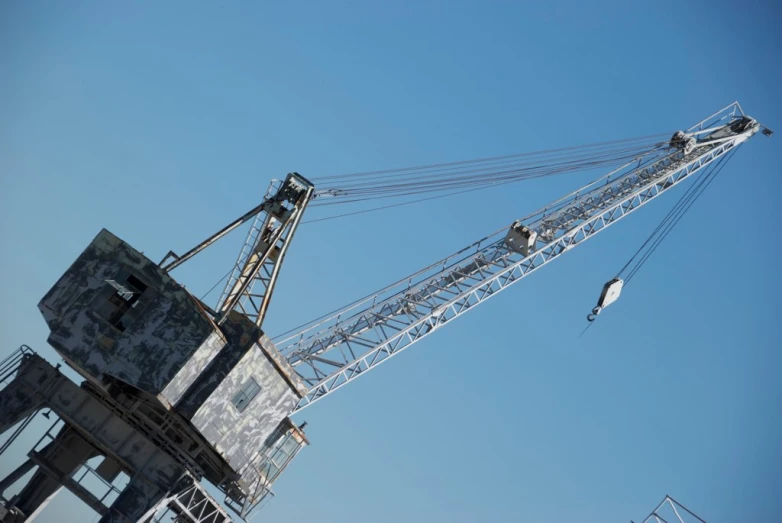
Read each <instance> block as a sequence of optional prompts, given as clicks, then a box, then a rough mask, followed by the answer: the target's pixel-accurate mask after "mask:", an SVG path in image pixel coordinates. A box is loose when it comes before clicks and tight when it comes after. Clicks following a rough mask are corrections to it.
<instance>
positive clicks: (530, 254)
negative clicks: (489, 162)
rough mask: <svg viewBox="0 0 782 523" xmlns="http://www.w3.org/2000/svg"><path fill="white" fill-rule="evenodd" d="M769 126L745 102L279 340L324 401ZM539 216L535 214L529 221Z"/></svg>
mask: <svg viewBox="0 0 782 523" xmlns="http://www.w3.org/2000/svg"><path fill="white" fill-rule="evenodd" d="M759 129H760V125H759V124H758V123H757V122H755V120H753V119H751V118H749V117H746V116H745V115H744V114H743V112H742V111H741V108H740V106H739V105H738V103H734V104H731V105H730V106H728V107H726V108H725V109H723V110H721V111H719V112H717V113H715V114H714V115H712V116H710V117H709V118H706V119H705V120H703V121H701V122H699V123H698V124H696V125H695V126H693V127H691V128H690V129H688V131H686V132H681V131H679V132H677V133H676V134H674V136H673V138H672V139H671V141H670V142H667V143H664V144H658V145H657V146H655V147H653V148H652V149H650V150H649V151H648V152H647V153H645V154H643V155H641V156H640V157H639V158H638V159H636V160H633V161H632V162H630V163H628V164H626V165H624V166H622V167H620V168H619V169H617V170H615V171H613V172H611V173H609V174H607V175H605V176H602V177H601V178H598V179H597V180H595V181H594V182H592V183H590V184H588V185H586V186H585V187H582V188H581V189H579V190H578V191H576V192H574V193H571V194H569V195H567V196H565V197H564V198H561V199H560V200H557V201H556V202H553V203H552V204H550V205H548V206H546V207H545V208H543V209H541V210H539V211H537V212H535V213H533V214H532V215H530V216H528V217H527V218H525V221H526V224H522V223H521V222H520V221H517V222H514V223H513V224H512V225H511V226H510V227H509V228H503V229H501V230H500V231H497V232H495V233H493V234H491V235H489V236H487V237H486V238H484V239H482V240H480V241H479V242H476V243H474V244H472V245H471V246H469V247H467V248H465V249H462V250H460V251H459V252H457V253H456V254H454V255H452V256H449V257H447V258H445V259H443V260H440V261H439V262H437V263H435V264H432V265H430V266H429V267H427V268H426V269H423V270H422V271H419V272H418V273H416V274H414V275H412V276H410V277H408V278H405V279H404V280H400V281H399V282H397V284H394V285H392V286H389V287H387V288H385V289H383V290H381V291H379V292H378V293H375V294H373V295H370V296H368V297H367V298H365V299H363V300H360V301H359V302H356V303H354V304H352V305H350V306H348V307H347V308H345V309H343V310H341V311H339V312H338V313H336V314H334V315H333V316H331V317H329V318H326V319H324V320H322V321H318V322H316V323H315V324H313V325H310V326H309V327H308V328H307V329H305V330H304V331H302V332H299V333H297V334H295V335H292V336H289V337H286V338H285V339H283V340H278V341H277V346H278V348H279V349H280V350H281V352H282V353H283V355H284V356H285V357H286V358H287V359H288V361H289V363H290V364H291V365H292V366H293V367H294V369H295V370H296V372H297V373H298V374H299V375H300V376H301V377H302V378H303V379H304V381H305V382H306V383H307V386H308V387H309V392H308V394H307V395H306V396H305V397H304V398H302V400H301V402H300V403H299V404H298V406H297V408H296V410H301V409H303V408H305V407H307V406H309V405H311V404H312V403H314V402H316V401H318V400H320V399H322V398H324V397H325V396H327V395H329V394H331V393H332V392H334V391H335V390H337V389H339V388H341V387H342V386H344V385H346V384H347V383H349V382H350V381H352V380H354V379H356V378H358V377H359V376H361V375H363V374H365V373H366V372H367V371H369V370H371V369H373V368H374V367H376V366H377V365H379V364H380V363H383V362H384V361H386V360H388V359H389V358H391V357H392V356H394V355H396V354H398V353H399V352H401V351H402V350H404V349H406V348H407V347H409V346H411V345H412V344H413V343H415V342H417V341H419V340H421V339H422V338H424V337H425V336H427V335H428V334H431V333H432V332H434V331H435V330H436V329H438V328H439V327H441V326H443V325H444V324H446V323H448V322H450V321H451V320H453V319H454V318H456V317H458V316H460V315H462V314H464V313H465V312H467V311H468V310H471V309H472V308H473V307H474V306H475V305H478V304H479V303H481V302H483V301H485V300H487V299H488V298H490V297H492V296H494V295H495V294H497V293H498V292H500V291H501V290H503V289H505V288H507V287H508V286H510V285H511V284H513V283H515V282H517V281H519V280H521V279H522V278H524V276H527V275H528V274H530V273H532V272H533V271H535V270H537V269H539V268H540V267H542V266H544V265H546V264H547V263H549V262H551V261H553V260H554V259H556V258H558V257H559V256H561V255H562V254H564V253H565V252H567V251H568V250H570V249H572V248H573V247H575V246H576V245H579V244H580V243H582V242H584V241H585V240H587V239H589V238H591V237H592V236H594V235H595V234H597V233H599V232H601V231H603V230H605V229H606V228H607V227H608V226H609V225H611V224H613V223H615V222H616V221H618V220H620V219H622V218H624V217H625V216H627V215H628V214H630V213H631V212H633V211H635V210H636V209H638V208H640V207H641V206H642V205H644V204H646V203H648V202H649V201H651V200H653V199H655V198H657V197H658V196H660V195H661V194H663V193H664V192H667V191H668V190H669V189H671V188H673V187H674V186H676V185H678V184H679V183H681V182H683V181H684V180H686V179H687V178H690V177H692V176H693V175H694V174H696V173H698V172H699V171H701V170H703V169H704V168H706V167H708V166H711V165H713V164H716V162H720V161H723V160H724V157H725V155H726V154H727V153H728V152H729V151H731V150H734V149H735V148H736V147H738V146H739V145H740V144H741V143H743V142H744V141H746V140H747V139H749V138H750V137H751V136H752V135H754V134H755V133H756V132H757V131H758V130H759ZM527 220H530V221H527Z"/></svg>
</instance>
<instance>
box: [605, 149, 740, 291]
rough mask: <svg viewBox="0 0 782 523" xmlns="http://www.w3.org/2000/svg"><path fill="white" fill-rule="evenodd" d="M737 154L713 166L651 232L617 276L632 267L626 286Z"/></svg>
mask: <svg viewBox="0 0 782 523" xmlns="http://www.w3.org/2000/svg"><path fill="white" fill-rule="evenodd" d="M735 152H736V149H733V150H731V151H730V152H729V153H728V154H727V155H725V156H723V157H721V158H720V159H719V160H717V162H716V163H715V164H712V167H711V169H709V170H708V171H706V172H704V173H703V175H702V176H700V177H699V179H698V181H697V182H696V183H695V184H693V185H691V186H690V187H689V188H688V189H687V192H685V193H684V194H683V195H682V196H681V198H679V201H677V202H676V204H675V205H674V206H673V207H672V208H671V210H670V211H668V213H667V214H666V215H665V217H663V219H662V220H661V221H660V223H659V224H658V225H657V227H656V228H655V229H654V230H653V231H652V232H651V234H650V235H649V236H648V237H647V238H646V240H645V241H644V242H643V243H642V244H641V246H640V247H639V248H638V250H637V251H636V252H635V254H633V256H632V257H630V259H629V260H628V261H627V263H625V265H624V267H622V269H621V270H620V271H619V273H618V274H617V277H620V276H621V275H622V273H624V272H625V271H626V270H627V269H628V267H630V271H629V273H628V274H627V276H626V277H625V279H624V284H625V285H627V283H629V282H630V280H631V279H632V278H633V277H634V276H635V275H636V274H637V273H638V271H639V270H640V269H641V268H642V267H643V266H644V265H645V264H646V262H647V261H648V260H649V258H650V257H651V256H652V254H654V251H656V250H657V248H658V247H659V246H660V244H661V243H662V242H663V241H664V240H665V238H667V237H668V235H669V234H670V233H671V231H672V230H673V229H674V227H676V225H677V224H678V223H679V221H680V220H681V219H682V218H683V217H684V215H685V214H687V211H689V210H690V208H691V207H692V205H693V204H694V203H695V202H696V201H697V200H698V198H700V196H701V195H702V194H703V193H704V191H705V190H706V189H707V188H708V187H709V185H711V183H712V182H713V181H714V179H715V178H716V177H717V175H719V173H720V172H721V171H722V169H723V167H724V166H725V165H726V164H727V163H728V161H730V159H731V158H732V157H733V155H734V154H735ZM650 242H651V243H650ZM641 253H643V254H641ZM639 255H641V257H640V259H638V261H636V262H635V264H634V265H632V267H631V266H630V265H631V263H633V261H634V260H636V258H638V256H639Z"/></svg>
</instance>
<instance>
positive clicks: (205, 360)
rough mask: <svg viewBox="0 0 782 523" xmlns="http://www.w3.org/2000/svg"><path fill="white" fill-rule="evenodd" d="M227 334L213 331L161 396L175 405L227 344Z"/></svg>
mask: <svg viewBox="0 0 782 523" xmlns="http://www.w3.org/2000/svg"><path fill="white" fill-rule="evenodd" d="M226 343H227V342H226V339H225V336H223V335H222V333H221V332H220V331H214V332H212V333H211V334H210V335H209V337H208V338H207V339H206V341H205V342H204V343H202V344H201V346H200V347H199V348H198V350H196V351H195V352H194V353H193V355H192V356H191V357H190V359H189V360H187V362H186V363H185V364H184V366H183V367H182V368H181V369H180V370H179V372H177V374H176V376H174V379H172V380H171V381H170V382H169V384H168V385H166V388H165V389H163V391H162V392H161V394H160V396H161V399H163V400H165V401H166V402H167V403H168V404H169V405H175V404H176V403H177V402H179V401H180V400H181V399H182V396H184V394H185V392H187V390H188V389H189V388H190V387H191V386H192V385H193V384H194V383H195V382H196V380H197V379H198V377H199V376H200V375H201V373H202V372H203V370H204V369H205V368H206V366H207V365H208V364H209V363H210V362H211V361H212V360H213V359H214V358H215V356H217V354H218V353H219V352H220V351H221V350H222V349H223V347H225V345H226Z"/></svg>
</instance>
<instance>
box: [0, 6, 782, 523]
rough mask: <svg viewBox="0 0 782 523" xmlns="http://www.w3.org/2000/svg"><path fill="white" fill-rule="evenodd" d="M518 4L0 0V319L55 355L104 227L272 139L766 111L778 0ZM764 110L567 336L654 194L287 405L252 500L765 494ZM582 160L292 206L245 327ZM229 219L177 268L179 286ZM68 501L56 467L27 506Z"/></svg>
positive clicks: (471, 222) (674, 120) (415, 502)
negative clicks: (284, 434)
mask: <svg viewBox="0 0 782 523" xmlns="http://www.w3.org/2000/svg"><path fill="white" fill-rule="evenodd" d="M161 4H164V5H161ZM263 4H265V5H263ZM524 4H533V3H528V2H472V3H465V2H453V1H452V2H412V1H409V2H402V1H399V2H358V1H351V2H347V1H346V2H295V3H287V2H264V3H261V2H244V3H240V2H222V3H219V4H218V3H203V4H201V3H193V2H162V3H161V2H133V3H132V5H119V4H118V3H107V2H95V3H83V2H3V4H2V6H0V74H2V79H1V80H0V118H1V120H0V121H1V122H2V123H0V241H1V242H2V243H0V245H2V247H1V248H0V269H1V270H0V289H2V300H0V322H2V329H0V347H2V348H0V351H2V352H3V353H4V354H5V353H7V352H10V351H11V350H13V349H14V348H16V347H17V346H18V345H20V344H21V343H27V344H29V345H31V346H33V347H34V348H35V349H37V350H38V351H40V352H41V353H42V354H43V355H45V356H46V357H49V358H50V359H51V360H53V361H56V359H55V354H54V352H53V351H52V350H50V349H48V348H47V345H46V335H47V331H46V328H45V325H44V322H43V320H42V318H41V317H40V314H39V313H38V311H37V310H36V304H37V302H38V300H39V299H40V297H42V296H43V294H44V293H45V292H46V291H47V290H48V289H49V288H50V286H51V285H52V284H53V283H54V282H55V281H56V279H57V278H58V277H59V276H60V274H61V273H62V272H63V271H64V270H65V269H66V268H67V266H68V265H69V264H70V263H71V262H72V260H73V259H74V258H75V257H76V256H77V255H78V254H79V252H81V250H82V249H83V248H84V247H85V246H86V245H87V243H88V242H89V241H90V240H91V239H92V238H93V236H94V235H95V234H96V233H97V232H98V231H99V229H100V228H101V227H106V228H108V229H109V230H111V231H112V232H114V233H115V234H117V235H119V236H120V237H122V238H123V239H125V240H126V241H129V242H130V243H132V244H133V245H135V246H136V247H137V248H139V249H140V250H143V251H145V252H146V253H147V254H148V255H149V256H151V257H152V258H153V259H159V258H160V257H162V255H163V254H165V252H167V251H168V249H171V248H173V249H175V250H178V251H182V250H184V249H186V248H188V247H189V246H191V245H192V244H194V243H195V242H197V241H198V240H200V239H202V238H203V237H204V236H206V235H207V234H209V233H210V232H212V231H213V230H215V229H216V228H218V227H219V226H222V225H223V224H225V223H227V222H228V221H229V220H230V219H232V218H233V217H235V216H236V215H238V214H239V213H241V212H244V211H245V210H246V209H248V208H250V207H251V206H253V205H254V204H255V203H256V202H257V201H258V200H259V198H260V197H261V196H262V194H263V191H264V190H265V187H266V185H267V183H268V181H269V180H270V179H271V178H272V177H280V176H284V175H285V173H287V172H289V171H293V170H296V171H298V172H301V173H302V174H305V175H307V176H309V177H312V178H317V177H318V176H323V175H330V174H339V173H345V172H355V171H364V170H372V169H382V168H392V167H405V166H410V165H419V164H424V163H429V162H440V161H452V160H462V159H470V158H477V157H485V156H492V155H499V154H511V153H517V152H522V151H534V150H540V149H544V148H553V147H559V146H566V145H579V144H584V143H592V142H597V141H602V140H609V139H618V138H626V137H632V136H640V135H645V134H650V133H656V132H667V131H672V130H675V129H676V128H681V127H687V126H688V125H690V124H692V123H694V122H696V121H698V120H699V119H700V118H701V117H703V116H706V115H708V114H710V113H711V112H713V111H715V110H717V109H719V108H721V107H723V106H725V105H727V104H728V103H730V102H732V101H733V100H736V99H738V100H739V101H740V102H741V103H742V105H743V107H744V109H745V110H746V111H747V112H748V113H749V114H751V115H753V116H755V117H756V118H758V119H760V120H761V121H762V122H763V123H765V124H767V125H768V126H769V127H771V128H777V130H779V131H782V110H781V109H780V100H779V92H780V80H782V74H781V70H782V68H781V67H780V63H782V44H781V41H780V38H781V37H780V33H779V27H780V23H782V15H781V14H780V12H781V11H780V8H779V7H778V5H777V4H776V3H775V2H771V1H767V2H752V3H749V2H727V1H711V2H705V1H703V2H681V1H678V2H654V3H641V2H599V3H596V4H595V3H592V4H591V5H590V6H589V7H574V5H570V4H571V3H568V2H536V3H534V7H523V5H524ZM572 4H577V2H572ZM579 4H580V3H579ZM749 4H751V5H749ZM780 140H782V132H780V133H778V135H777V136H775V137H774V138H773V139H771V140H769V139H766V138H764V137H757V138H756V139H754V140H752V141H751V142H750V143H749V144H747V146H745V147H743V148H742V149H741V150H740V151H739V152H738V154H737V155H736V157H735V158H734V159H733V160H732V161H731V163H730V164H728V166H727V168H726V169H725V170H724V171H723V173H722V174H721V175H720V177H719V178H718V179H717V181H716V182H715V183H714V184H712V186H711V187H710V188H709V190H708V191H707V192H706V194H705V195H704V196H703V197H702V198H701V199H700V200H699V201H698V203H697V205H696V206H695V207H694V208H693V209H692V210H691V211H690V213H689V214H688V215H687V216H686V218H685V219H684V220H683V221H682V222H681V223H680V225H679V227H678V228H677V229H676V230H675V231H674V233H673V234H671V236H669V238H668V240H667V241H666V243H665V244H664V246H663V247H662V248H660V249H659V250H658V251H657V252H656V254H655V256H654V258H653V259H652V261H651V262H649V263H648V264H647V265H646V267H645V268H644V270H643V271H642V272H641V273H640V274H639V275H638V276H636V278H635V279H634V280H633V284H632V285H631V286H630V287H628V289H627V292H626V294H624V295H623V296H622V298H621V300H620V301H619V302H618V303H617V304H616V305H614V306H613V307H612V308H611V309H609V310H608V311H607V312H606V313H605V315H604V316H601V318H600V321H599V322H598V323H597V325H596V326H595V327H594V328H592V329H590V331H589V332H588V334H587V335H586V336H585V337H584V338H581V339H578V337H577V336H578V334H579V332H580V331H581V329H582V328H583V327H584V316H585V314H586V313H587V312H588V311H589V309H590V308H591V307H592V306H593V305H594V302H595V300H596V299H597V296H598V294H599V292H600V288H601V286H602V285H603V283H604V282H605V281H606V280H608V279H610V278H611V277H612V276H613V275H614V274H615V273H616V271H617V270H618V269H619V268H620V267H621V266H622V265H623V264H624V262H625V261H626V260H627V258H628V257H629V256H630V254H631V253H632V252H633V251H634V250H635V249H636V248H637V247H638V245H639V243H640V241H641V240H642V239H643V238H644V237H645V236H646V234H648V232H649V231H650V230H651V229H652V228H653V227H654V226H655V225H656V223H657V221H658V220H659V219H660V217H661V216H662V215H663V214H664V213H665V212H666V211H667V210H668V209H669V208H670V206H671V205H673V203H674V200H675V197H673V196H669V197H667V198H662V199H660V200H659V201H657V202H655V203H653V204H651V206H650V207H649V208H647V209H644V210H642V211H641V212H639V213H638V214H637V215H634V216H633V217H630V218H629V219H628V220H626V221H625V222H623V224H622V225H617V226H616V227H615V228H613V229H612V230H611V231H610V232H607V233H606V234H605V235H601V236H599V237H597V238H595V240H594V241H591V242H589V243H588V244H585V245H584V246H583V247H580V248H579V249H577V250H576V251H574V252H572V253H570V254H568V256H566V257H564V258H563V259H562V260H561V261H558V262H557V263H555V264H552V265H551V266H549V267H547V268H545V269H544V270H542V271H540V272H539V273H536V274H535V275H534V276H532V277H530V278H529V279H528V280H525V281H524V282H522V283H520V284H519V285H517V286H515V287H514V288H512V289H510V290H508V291H507V292H505V293H503V294H502V295H500V296H498V297H497V298H495V299H494V300H492V301H490V302H488V303H486V304H485V305H482V306H481V307H479V308H478V309H476V310H475V311H474V312H471V313H470V314H468V315H467V316H466V317H464V318H462V319H460V320H459V321H457V322H455V323H453V324H451V325H450V326H449V327H448V328H447V329H443V330H441V331H439V332H438V333H437V334H436V335H434V336H432V337H430V338H427V339H426V340H425V341H423V342H421V343H420V344H419V345H417V346H416V347H415V348H413V349H411V350H410V351H409V352H407V353H405V354H404V355H402V356H400V357H399V358H396V359H395V360H394V361H393V362H390V363H388V364H387V365H384V366H382V367H380V368H379V369H378V370H376V371H374V372H373V373H371V374H369V376H370V377H365V378H362V379H361V380H358V381H356V382H355V383H354V384H352V385H351V386H349V387H346V388H345V389H343V390H341V391H340V392H338V393H336V394H334V395H333V396H332V397H331V398H329V399H328V400H326V401H323V402H321V403H319V404H317V405H316V406H314V407H312V408H311V409H308V410H306V411H305V412H303V413H302V416H301V417H300V419H299V420H300V421H301V420H305V419H306V420H307V421H308V422H309V426H308V434H309V436H310V438H311V440H312V446H311V447H310V448H308V449H307V450H306V451H305V452H304V453H303V454H302V455H301V456H300V458H299V459H298V460H297V462H295V463H294V464H293V465H292V467H291V468H290V469H289V470H288V471H287V472H286V474H285V475H284V476H283V477H282V478H281V479H280V480H279V482H278V483H277V486H276V490H277V493H278V495H277V499H275V500H273V501H272V502H271V503H269V505H268V506H267V507H266V508H265V509H264V510H263V512H262V515H261V516H259V518H258V520H259V521H276V520H280V519H281V518H286V519H289V518H291V517H293V518H294V520H295V521H317V522H322V523H325V522H330V521H334V522H336V521H339V522H341V523H348V522H365V521H377V522H398V521H405V522H419V521H420V522H424V521H426V522H431V521H450V522H454V523H462V522H478V521H503V520H510V521H525V522H564V521H576V520H578V521H588V522H627V521H629V520H630V519H631V518H633V519H636V521H637V520H639V519H642V518H643V516H645V515H646V514H647V513H648V511H649V510H651V508H652V507H653V506H654V505H655V504H656V503H657V502H658V501H659V500H660V499H661V498H662V497H663V496H664V495H665V494H666V493H670V494H672V495H673V496H675V497H678V498H679V499H680V500H681V501H682V502H684V503H685V504H686V505H688V506H690V507H691V508H693V509H694V510H696V511H697V512H699V513H700V514H701V515H702V516H703V517H705V518H706V519H707V520H709V521H710V522H711V521H714V522H717V521H726V522H729V521H750V520H756V521H773V520H776V519H778V517H779V513H780V512H779V511H780V510H782V501H780V497H779V490H780V488H782V478H780V474H781V473H782V421H781V420H780V413H781V412H782V385H781V384H780V381H779V378H778V376H779V369H780V366H781V365H782V355H780V349H782V335H781V334H780V327H779V317H780V312H781V310H780V305H781V304H782V302H781V300H780V291H781V290H782V285H780V283H781V282H780V275H779V271H778V267H779V263H780V260H779V258H780V246H779V240H778V236H779V223H780V222H781V221H782V208H781V207H780V206H779V205H778V202H777V201H776V200H777V198H776V197H777V195H778V194H780V191H781V190H782V185H781V182H780V176H781V175H782V171H781V169H780V159H781V158H780V150H782V149H781V147H780V143H782V142H780ZM576 182H577V180H576V179H575V178H557V179H555V180H548V181H540V182H534V183H529V184H527V185H518V186H512V188H510V189H504V190H498V191H493V192H492V191H489V192H484V193H477V194H471V195H465V196H464V197H457V198H454V199H445V200H438V201H436V202H432V203H431V205H426V206H416V207H407V208H404V209H403V212H400V211H399V210H390V211H386V212H382V213H376V214H372V215H365V216H363V217H361V218H360V219H345V220H339V221H331V222H324V223H321V224H312V225H306V226H304V227H303V228H302V230H301V231H300V233H299V234H297V237H296V242H295V245H294V247H293V248H292V251H291V253H290V255H289V257H288V259H287V260H286V266H285V268H284V269H283V273H282V279H281V282H280V285H279V287H278V291H277V293H276V295H275V300H274V302H273V305H272V311H271V313H270V316H269V317H268V319H267V321H266V324H265V325H266V328H267V330H268V331H269V333H270V334H271V335H274V334H275V333H279V332H282V331H284V330H286V329H287V328H289V327H291V326H294V325H297V324H299V323H301V322H303V321H306V320H309V319H311V318H313V317H315V316H318V315H320V314H322V313H324V312H326V311H328V310H331V309H332V308H335V307H337V306H339V305H342V304H344V303H347V302H349V301H351V300H352V299H354V298H356V297H359V296H362V295H364V294H366V293H368V292H370V291H372V290H375V289H376V288H379V287H381V286H382V285H383V284H385V283H386V282H390V281H392V280H395V279H396V278H398V277H401V276H404V275H405V274H408V273H410V272H412V271H413V270H415V269H417V268H419V267H421V266H423V265H424V264H426V263H428V262H430V261H433V260H435V259H437V258H438V257H440V256H443V255H446V254H449V253H451V252H452V251H454V250H456V249H457V248H460V247H462V246H463V245H465V244H467V243H469V242H470V241H472V240H474V239H477V238H478V237H480V236H482V235H483V234H485V233H487V232H490V231H493V230H496V229H497V228H499V227H501V226H502V225H503V224H505V223H509V222H510V221H512V220H513V219H515V218H517V217H519V216H522V215H524V214H525V213H527V212H528V211H530V210H532V209H535V208H537V207H538V206H539V205H541V204H543V203H545V202H546V201H548V200H550V199H552V198H553V197H554V196H556V195H558V194H559V193H561V192H564V191H565V190H567V189H571V188H574V187H575V186H576V185H577V183H576ZM240 242H241V238H240V237H238V236H234V237H232V238H231V239H228V240H226V241H225V242H224V245H220V246H219V247H216V248H215V250H214V251H213V252H210V253H209V254H207V255H206V256H204V257H202V259H201V260H200V261H198V262H195V261H194V262H193V264H192V265H191V266H190V267H186V268H184V269H183V270H182V271H181V272H179V273H178V274H177V277H178V278H180V279H181V281H183V282H184V283H185V284H186V285H187V286H188V288H190V289H192V290H193V291H194V292H195V293H196V294H200V293H203V292H205V291H206V290H207V289H208V288H209V287H211V286H212V284H213V283H214V282H215V281H216V280H217V279H218V278H219V277H220V276H222V275H223V274H224V273H225V271H226V270H227V269H228V267H229V266H230V264H232V263H233V261H234V257H235V254H236V250H237V249H238V248H239V243H240ZM30 437H32V435H31V436H30ZM17 458H19V456H15V457H14V459H17ZM9 459H10V458H9V457H3V461H0V471H2V472H5V471H7V470H8V467H9V466H10V464H9V461H8V460H9ZM19 459H20V458H19ZM85 513H86V512H85V511H84V509H83V508H82V507H80V506H79V504H78V503H77V502H75V501H73V500H72V499H71V498H70V496H69V495H67V494H63V495H61V496H60V497H58V499H57V500H56V501H55V502H54V503H53V505H52V506H51V507H50V510H49V511H48V512H46V513H45V514H44V516H42V517H41V519H40V520H39V521H41V522H42V523H47V522H61V521H64V520H67V521H80V520H82V519H83V518H84V520H86V521H90V520H91V518H92V516H91V515H90V516H84V515H83V514H85ZM66 516H67V517H66Z"/></svg>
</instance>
